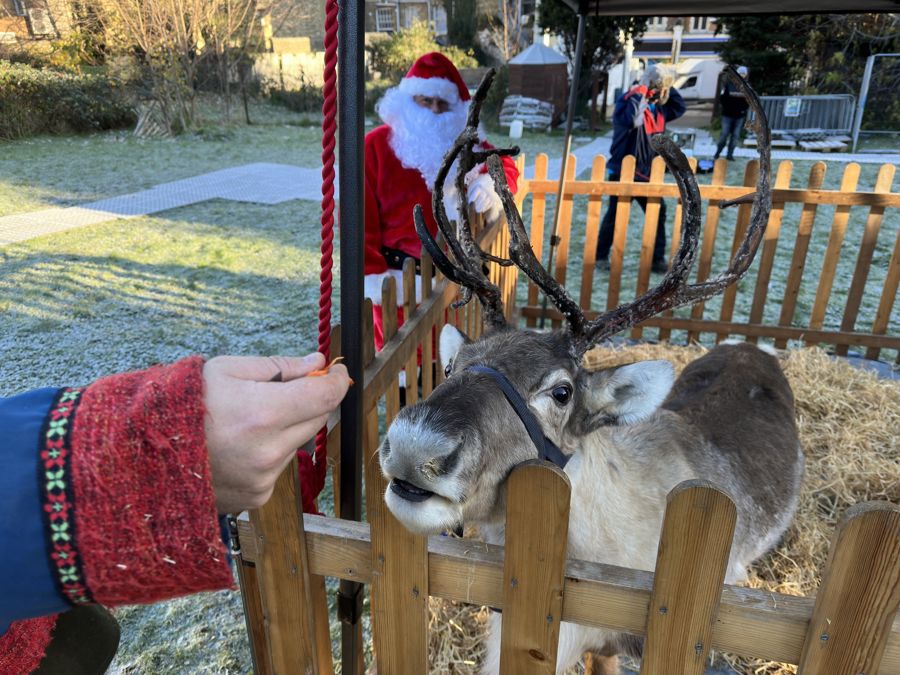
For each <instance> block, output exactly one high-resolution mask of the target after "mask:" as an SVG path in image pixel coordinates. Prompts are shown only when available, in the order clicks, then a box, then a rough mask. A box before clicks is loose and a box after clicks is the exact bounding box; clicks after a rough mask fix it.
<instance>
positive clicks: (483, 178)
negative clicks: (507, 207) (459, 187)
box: [468, 173, 503, 220]
mask: <svg viewBox="0 0 900 675" xmlns="http://www.w3.org/2000/svg"><path fill="white" fill-rule="evenodd" d="M468 196H469V203H470V204H471V205H472V206H474V207H475V210H476V211H477V212H478V213H483V214H484V215H485V217H486V218H487V219H488V220H496V218H497V217H498V216H499V215H500V211H501V210H502V209H503V203H502V202H501V201H500V195H498V194H497V192H496V191H495V190H494V181H493V179H492V178H491V176H490V174H487V173H479V174H478V175H477V176H476V177H475V178H474V179H473V180H472V182H471V183H469V186H468Z"/></svg>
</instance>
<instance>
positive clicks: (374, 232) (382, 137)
mask: <svg viewBox="0 0 900 675" xmlns="http://www.w3.org/2000/svg"><path fill="white" fill-rule="evenodd" d="M390 134H391V129H390V127H388V126H387V125H382V126H380V127H377V128H375V129H373V130H372V131H370V132H369V133H368V134H366V140H365V149H366V162H365V184H366V190H365V195H366V223H365V228H366V238H365V242H366V245H365V274H367V275H369V274H380V273H382V272H385V271H386V270H387V269H388V266H387V263H385V260H384V256H383V255H382V253H381V247H382V246H387V247H389V248H393V249H399V250H401V251H403V252H405V253H407V254H409V255H411V256H413V257H415V258H419V257H420V255H421V251H422V242H420V241H419V237H418V235H417V234H416V229H415V226H414V224H413V215H412V214H413V207H414V206H415V205H416V204H421V205H422V208H423V210H424V212H425V222H426V223H427V224H428V229H429V231H430V232H431V233H432V234H436V233H437V223H435V221H434V214H433V213H432V211H431V190H429V189H428V186H427V185H426V184H425V179H424V178H422V174H421V173H419V171H418V169H408V168H406V167H404V166H403V165H402V164H401V163H400V160H399V159H398V158H397V155H396V154H394V151H393V149H391V146H390V143H389V142H388V139H389V138H390ZM423 142H427V139H423ZM481 145H482V147H483V148H485V149H487V148H492V147H493V146H492V145H490V144H489V143H486V142H485V143H482V144H481ZM503 169H504V172H505V173H506V181H507V183H508V184H509V189H510V191H511V192H512V193H513V194H515V192H516V187H517V185H516V183H517V181H518V178H519V170H518V169H517V168H516V165H515V162H514V161H513V159H512V158H510V157H504V158H503Z"/></svg>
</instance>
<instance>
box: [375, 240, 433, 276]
mask: <svg viewBox="0 0 900 675" xmlns="http://www.w3.org/2000/svg"><path fill="white" fill-rule="evenodd" d="M381 255H383V256H384V261H385V262H386V263H387V266H388V267H389V268H390V269H392V270H402V269H403V263H404V262H406V259H407V258H412V259H413V260H415V261H416V274H418V275H421V274H422V261H421V260H419V259H418V258H416V257H415V256H411V255H410V254H409V253H407V252H406V251H401V250H400V249H399V248H390V247H388V246H382V247H381ZM431 274H432V276H434V268H433V267H432V268H431Z"/></svg>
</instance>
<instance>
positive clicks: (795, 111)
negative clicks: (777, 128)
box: [784, 97, 803, 117]
mask: <svg viewBox="0 0 900 675" xmlns="http://www.w3.org/2000/svg"><path fill="white" fill-rule="evenodd" d="M802 105H803V99H802V98H799V97H794V98H789V99H787V100H786V101H785V102H784V116H785V117H800V107H801V106H802Z"/></svg>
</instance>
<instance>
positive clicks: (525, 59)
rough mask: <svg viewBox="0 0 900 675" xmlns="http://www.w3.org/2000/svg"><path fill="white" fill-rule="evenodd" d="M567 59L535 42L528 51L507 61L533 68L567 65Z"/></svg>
mask: <svg viewBox="0 0 900 675" xmlns="http://www.w3.org/2000/svg"><path fill="white" fill-rule="evenodd" d="M568 62H569V61H568V59H566V57H565V56H563V55H562V54H560V53H559V52H558V51H556V50H555V49H550V47H546V46H544V45H543V44H541V43H540V42H535V43H534V44H532V45H531V46H530V47H529V48H528V49H526V50H525V51H523V52H521V53H520V54H517V55H516V56H514V57H513V58H511V59H510V60H509V63H511V64H518V65H526V66H535V65H547V64H550V63H568Z"/></svg>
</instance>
